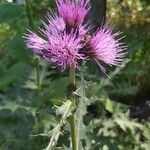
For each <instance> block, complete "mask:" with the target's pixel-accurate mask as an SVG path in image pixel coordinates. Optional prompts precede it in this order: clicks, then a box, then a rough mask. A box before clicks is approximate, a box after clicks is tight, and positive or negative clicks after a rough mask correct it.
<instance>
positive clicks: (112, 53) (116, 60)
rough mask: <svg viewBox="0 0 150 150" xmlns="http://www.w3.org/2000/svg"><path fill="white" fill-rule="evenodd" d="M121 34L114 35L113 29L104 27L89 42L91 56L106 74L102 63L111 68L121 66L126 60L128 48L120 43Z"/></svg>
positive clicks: (107, 26)
mask: <svg viewBox="0 0 150 150" xmlns="http://www.w3.org/2000/svg"><path fill="white" fill-rule="evenodd" d="M120 34H121V33H120V32H118V33H113V27H111V26H109V25H104V26H103V27H101V28H100V29H98V30H97V32H96V33H95V35H94V36H93V37H92V38H91V39H90V40H89V41H88V49H89V54H90V55H89V56H90V57H92V58H93V59H95V60H96V62H97V63H98V65H99V66H100V68H101V70H102V71H103V72H104V73H106V69H105V68H104V67H103V66H102V65H101V62H104V63H105V64H107V65H109V66H119V65H120V64H121V62H122V61H123V60H124V57H125V54H126V52H124V51H125V50H126V46H124V45H123V43H121V42H120V39H121V38H118V36H119V35H120Z"/></svg>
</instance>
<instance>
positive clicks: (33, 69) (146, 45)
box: [0, 0, 150, 150]
mask: <svg viewBox="0 0 150 150" xmlns="http://www.w3.org/2000/svg"><path fill="white" fill-rule="evenodd" d="M8 1H9V2H8ZM8 1H6V0H0V150H33V149H34V150H40V149H43V148H45V147H46V146H47V144H48V142H49V139H50V137H51V136H52V134H51V130H52V129H53V128H54V127H55V126H56V125H58V123H59V120H60V116H59V115H58V112H57V111H56V110H55V109H54V106H57V107H59V106H60V105H61V104H62V103H65V101H66V96H65V95H66V90H65V89H66V83H67V80H68V79H67V76H68V74H67V72H60V71H58V70H57V69H53V68H50V66H49V64H48V63H46V62H44V61H42V60H41V59H39V58H38V57H35V56H33V55H32V53H31V52H30V51H29V50H27V49H26V48H25V44H24V41H23V39H22V35H23V33H24V32H26V28H31V27H32V28H34V27H35V30H36V25H40V23H39V18H42V19H43V17H44V15H45V13H46V12H47V10H48V9H53V8H54V5H55V4H54V1H53V0H41V1H38V0H32V1H31V2H32V3H31V10H32V18H31V16H30V15H29V14H28V12H29V11H30V7H28V5H26V3H25V2H26V1H23V0H16V1H14V2H12V1H11V0H8ZM107 21H110V22H113V23H114V24H115V27H116V30H123V31H124V34H125V35H126V37H125V39H124V42H125V43H127V44H128V60H127V61H126V62H125V63H124V64H123V66H122V67H121V68H116V69H115V68H113V69H110V78H105V77H103V76H102V74H101V73H100V71H99V70H98V68H97V65H95V64H94V63H93V62H92V63H90V64H88V65H89V66H90V67H88V68H86V67H85V66H84V70H83V72H82V73H83V76H84V80H83V81H84V87H85V91H86V97H87V98H88V101H87V103H86V107H84V108H82V109H81V110H82V113H83V115H84V117H83V123H84V124H83V125H82V130H84V131H82V133H83V138H81V140H82V145H83V149H85V150H108V149H110V150H127V149H128V150H149V149H150V124H149V121H150V1H149V0H115V1H111V0H108V1H107ZM85 71H86V73H85ZM78 79H80V74H78ZM79 85H80V84H78V86H79ZM77 95H80V93H78V92H77ZM64 111H65V110H64ZM85 125H86V128H84V127H85ZM63 128H64V131H65V132H60V138H59V141H58V145H57V147H58V149H66V150H67V149H68V148H67V147H69V139H68V134H69V132H68V127H67V125H66V126H64V127H63ZM85 135H86V136H85ZM66 139H68V140H66ZM55 149H56V148H55Z"/></svg>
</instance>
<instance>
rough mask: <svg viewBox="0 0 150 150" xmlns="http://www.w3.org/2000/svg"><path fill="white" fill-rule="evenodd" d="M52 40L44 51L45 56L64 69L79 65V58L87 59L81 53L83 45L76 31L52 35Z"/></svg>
mask: <svg viewBox="0 0 150 150" xmlns="http://www.w3.org/2000/svg"><path fill="white" fill-rule="evenodd" d="M51 40H52V42H51V44H50V45H49V46H48V47H47V49H46V50H44V51H43V57H44V58H45V59H46V60H48V61H50V62H52V63H53V64H54V65H55V66H58V67H60V68H61V69H62V70H64V69H66V68H69V67H72V66H74V67H77V65H78V60H83V59H85V57H84V55H83V54H80V53H79V49H81V48H82V45H81V44H80V38H78V37H77V36H76V33H74V32H71V33H70V34H67V33H62V34H59V35H56V36H54V37H52V39H51Z"/></svg>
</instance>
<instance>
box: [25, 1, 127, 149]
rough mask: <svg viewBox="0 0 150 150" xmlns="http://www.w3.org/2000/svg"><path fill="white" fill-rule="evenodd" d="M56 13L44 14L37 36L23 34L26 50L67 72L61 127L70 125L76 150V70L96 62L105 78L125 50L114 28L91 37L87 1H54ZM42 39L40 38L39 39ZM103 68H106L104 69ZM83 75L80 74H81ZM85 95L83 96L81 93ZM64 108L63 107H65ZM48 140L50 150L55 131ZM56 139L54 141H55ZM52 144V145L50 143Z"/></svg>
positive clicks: (99, 29) (106, 26) (77, 121)
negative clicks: (64, 109) (107, 68)
mask: <svg viewBox="0 0 150 150" xmlns="http://www.w3.org/2000/svg"><path fill="white" fill-rule="evenodd" d="M56 6H57V11H56V12H53V11H51V12H49V13H47V15H46V17H45V19H46V21H42V24H43V27H42V28H39V33H40V34H37V33H35V32H33V31H30V30H28V33H26V34H24V39H25V43H26V46H27V48H29V49H31V50H32V52H33V53H35V54H36V55H38V56H40V57H41V58H42V59H45V60H46V61H48V62H49V63H50V64H51V65H52V66H53V67H58V68H59V69H60V70H62V71H66V70H69V83H68V88H67V90H68V94H67V95H68V101H69V103H65V104H64V105H65V106H66V105H67V107H65V108H67V111H66V112H67V113H66V114H65V115H63V116H62V119H61V121H60V125H58V126H57V128H59V130H61V127H60V126H61V124H65V123H66V122H67V121H68V122H69V124H70V132H71V148H72V149H73V150H79V137H78V133H79V126H78V123H79V120H78V119H79V118H77V117H75V113H76V111H77V110H78V108H79V107H80V106H79V103H78V101H77V100H76V98H75V97H74V93H75V91H76V89H77V87H76V82H75V77H76V76H75V75H76V70H77V69H80V68H81V67H80V65H81V63H83V62H86V61H95V62H96V63H97V64H98V66H99V68H100V70H101V71H102V72H103V73H104V74H105V75H107V76H108V73H107V70H106V67H104V65H103V64H107V65H109V66H119V65H121V63H122V62H123V60H124V58H125V56H126V46H125V45H124V44H123V43H122V42H120V40H121V39H122V37H120V35H121V32H114V31H113V26H111V25H108V24H105V25H102V26H101V27H100V28H98V29H97V31H96V32H95V33H94V34H91V32H90V31H91V29H92V27H93V25H92V23H89V22H90V21H88V22H86V21H85V17H86V15H87V14H88V12H89V11H90V8H91V4H90V0H76V1H74V0H56ZM40 35H41V36H40ZM105 66H106V65H105ZM81 71H82V70H81ZM82 94H83V95H84V92H83V93H82ZM64 105H63V106H62V107H64ZM53 131H54V134H53V137H52V138H51V140H50V142H49V144H48V147H47V150H48V149H52V147H53V146H54V145H55V144H54V141H55V140H56V139H57V138H58V137H59V135H58V134H57V133H55V131H56V130H53ZM55 136H57V138H54V137H55ZM53 140H54V141H53Z"/></svg>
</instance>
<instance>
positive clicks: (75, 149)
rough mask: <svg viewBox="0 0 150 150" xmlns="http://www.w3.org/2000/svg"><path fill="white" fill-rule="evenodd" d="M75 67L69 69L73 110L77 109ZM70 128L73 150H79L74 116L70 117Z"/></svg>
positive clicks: (70, 96) (69, 88)
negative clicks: (74, 94) (74, 96)
mask: <svg viewBox="0 0 150 150" xmlns="http://www.w3.org/2000/svg"><path fill="white" fill-rule="evenodd" d="M75 70H76V69H75V67H70V69H69V86H70V87H68V90H69V91H68V93H69V96H68V98H70V99H71V100H72V104H73V108H75V107H76V103H75V100H74V99H73V92H74V91H75V89H76V87H75ZM70 126H71V141H72V150H78V140H77V128H76V118H75V116H74V114H72V115H71V116H70Z"/></svg>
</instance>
